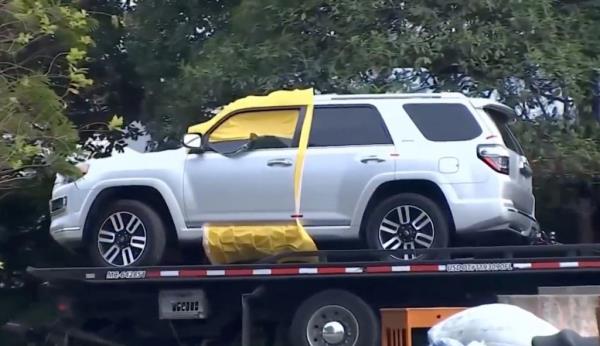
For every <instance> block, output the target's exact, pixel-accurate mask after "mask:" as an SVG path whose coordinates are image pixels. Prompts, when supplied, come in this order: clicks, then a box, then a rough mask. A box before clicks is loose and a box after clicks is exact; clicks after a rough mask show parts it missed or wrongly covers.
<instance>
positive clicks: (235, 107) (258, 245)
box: [188, 89, 317, 264]
mask: <svg viewBox="0 0 600 346" xmlns="http://www.w3.org/2000/svg"><path fill="white" fill-rule="evenodd" d="M269 107H306V113H305V116H304V122H303V123H302V128H301V133H300V141H299V146H298V152H297V155H296V161H295V167H294V204H295V207H294V212H295V215H296V216H297V217H296V219H295V221H292V222H291V223H290V224H285V225H273V224H264V225H255V224H254V225H244V224H218V223H215V224H210V225H205V227H204V236H203V246H204V250H205V253H206V255H207V257H208V259H209V260H210V261H211V263H213V264H228V263H241V262H248V261H255V260H259V259H261V258H264V257H267V256H271V255H275V254H278V253H281V252H287V251H290V252H298V251H315V250H316V249H317V247H316V245H315V242H314V241H313V239H312V238H311V237H310V235H309V234H308V233H307V232H306V230H305V229H304V227H303V225H302V222H301V220H300V218H299V215H300V210H301V206H300V201H301V193H302V175H303V171H304V159H305V153H306V148H307V146H308V138H309V135H310V128H311V123H312V117H313V109H314V97H313V89H306V90H293V91H276V92H273V93H271V94H269V95H267V96H248V97H245V98H243V99H240V100H237V101H235V102H232V103H230V104H229V105H227V106H226V107H225V108H224V109H223V110H222V111H221V112H220V113H219V114H217V115H216V116H215V117H213V118H212V119H211V120H209V121H208V122H206V123H202V124H199V125H194V126H192V127H190V128H189V129H188V132H190V133H202V134H205V133H206V132H207V131H210V130H212V128H213V126H215V125H216V124H217V123H220V122H221V121H222V119H224V118H225V117H227V116H229V115H230V114H233V113H237V112H241V111H244V110H248V111H249V114H248V116H247V117H244V118H242V120H241V121H237V120H235V117H236V116H235V115H234V116H232V117H231V120H232V121H234V123H233V124H232V125H231V126H229V125H227V126H226V127H225V128H224V129H223V132H222V133H218V132H219V131H221V127H222V126H223V125H224V124H225V122H227V121H228V120H225V122H224V123H222V124H221V126H220V127H219V128H218V129H217V130H215V131H214V132H213V133H212V134H211V135H210V137H211V138H212V139H211V140H214V136H215V132H217V138H220V139H221V140H222V141H224V140H235V139H246V138H248V137H247V136H248V134H249V133H248V131H251V133H256V134H257V135H260V134H261V133H260V131H268V132H269V133H268V134H270V135H274V134H278V135H279V136H281V137H284V138H291V137H292V136H293V132H294V131H295V128H296V126H295V124H296V121H297V115H298V114H297V112H289V111H287V112H282V111H279V113H276V112H274V113H273V116H274V117H277V121H276V122H273V121H265V122H264V123H261V121H259V120H258V119H259V118H260V117H257V118H256V119H252V117H251V116H250V115H251V113H252V112H257V111H258V110H260V109H261V108H269ZM259 113H265V112H264V111H262V112H259ZM277 114H278V115H277ZM267 118H269V117H267ZM271 120H274V119H271ZM274 123H275V124H278V125H274ZM292 124H293V125H294V126H291V125H292ZM290 129H292V130H291V132H290V131H289V130H290ZM257 132H258V133H257ZM265 133H266V132H265ZM240 136H242V137H241V138H239V137H240ZM297 260H304V261H307V260H308V261H315V260H316V259H315V258H302V257H299V258H298V259H297Z"/></svg>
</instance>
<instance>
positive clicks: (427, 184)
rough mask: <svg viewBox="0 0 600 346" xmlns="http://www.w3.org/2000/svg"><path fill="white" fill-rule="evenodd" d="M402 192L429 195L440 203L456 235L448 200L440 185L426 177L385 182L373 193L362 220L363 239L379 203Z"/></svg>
mask: <svg viewBox="0 0 600 346" xmlns="http://www.w3.org/2000/svg"><path fill="white" fill-rule="evenodd" d="M400 193H416V194H419V195H422V196H425V197H428V198H430V199H432V200H433V201H434V202H436V203H438V204H439V205H440V207H441V208H442V210H443V211H444V215H445V216H446V218H447V219H448V224H449V226H450V234H451V235H452V236H454V234H455V232H456V229H455V223H454V217H453V216H452V211H451V210H450V205H449V204H448V200H447V199H446V196H445V195H444V192H443V191H442V189H441V188H440V187H439V185H438V184H436V183H434V182H433V181H431V180H426V179H406V180H392V181H387V182H384V183H382V184H380V185H379V186H378V187H377V189H375V191H374V192H373V193H372V194H371V197H370V198H369V202H368V203H367V206H366V207H365V210H364V212H363V214H362V217H361V221H360V228H359V235H360V239H361V240H365V234H366V227H367V222H368V217H369V215H370V214H371V212H372V211H373V209H374V208H375V207H376V206H377V204H378V203H379V202H381V201H383V200H385V199H386V198H388V197H391V196H394V195H397V194H400Z"/></svg>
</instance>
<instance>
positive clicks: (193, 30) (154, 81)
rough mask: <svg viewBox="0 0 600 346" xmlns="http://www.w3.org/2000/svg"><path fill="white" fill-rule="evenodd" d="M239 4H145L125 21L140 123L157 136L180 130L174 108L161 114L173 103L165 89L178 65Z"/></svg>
mask: <svg viewBox="0 0 600 346" xmlns="http://www.w3.org/2000/svg"><path fill="white" fill-rule="evenodd" d="M239 2H240V0H204V1H186V0H167V1H164V0H146V1H141V2H138V3H137V5H136V7H135V10H133V11H131V12H128V13H127V15H126V16H125V21H124V22H125V28H126V29H127V37H126V38H125V47H126V49H127V52H128V54H129V56H130V59H131V61H133V62H134V64H135V70H136V72H137V73H138V74H139V75H140V77H141V84H142V85H143V87H144V92H145V95H144V96H145V99H144V102H143V115H142V116H141V117H140V118H141V119H142V120H144V121H145V122H147V125H148V126H149V127H150V128H151V129H152V130H154V132H155V134H156V135H157V137H159V138H160V137H161V135H164V134H174V133H175V132H176V130H177V129H180V128H181V124H180V123H181V120H182V119H180V118H179V116H180V114H178V113H177V111H179V109H178V110H176V111H174V112H164V109H165V108H167V107H169V106H170V105H172V104H173V103H174V102H173V101H174V100H172V99H170V97H171V96H170V95H169V94H167V93H165V89H166V88H167V86H168V85H175V84H176V83H177V81H178V77H179V75H180V74H181V65H182V64H184V63H186V62H188V61H190V60H195V59H196V54H197V53H198V52H199V51H201V50H202V47H203V45H204V43H205V42H206V41H207V40H209V39H211V38H212V37H213V35H214V34H215V33H217V32H219V31H220V30H221V29H224V28H225V27H226V26H227V25H228V23H229V17H230V10H231V8H232V7H234V6H235V5H237V4H238V3H239ZM194 98H197V96H194ZM201 102H202V101H201Z"/></svg>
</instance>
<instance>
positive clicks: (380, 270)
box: [366, 266, 392, 273]
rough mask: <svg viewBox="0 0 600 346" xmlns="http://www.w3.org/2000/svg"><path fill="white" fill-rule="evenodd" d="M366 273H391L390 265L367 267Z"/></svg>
mask: <svg viewBox="0 0 600 346" xmlns="http://www.w3.org/2000/svg"><path fill="white" fill-rule="evenodd" d="M366 272H367V273H391V272H392V267H391V266H378V267H367V270H366Z"/></svg>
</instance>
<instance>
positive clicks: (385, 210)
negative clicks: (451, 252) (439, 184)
mask: <svg viewBox="0 0 600 346" xmlns="http://www.w3.org/2000/svg"><path fill="white" fill-rule="evenodd" d="M366 241H367V245H368V246H369V248H371V249H384V250H413V249H431V248H445V247H447V246H448V243H449V227H448V220H447V218H446V217H445V216H444V212H443V211H442V209H441V208H440V207H439V206H438V204H437V203H435V202H434V201H432V200H431V199H429V198H427V197H425V196H422V195H419V194H415V193H401V194H398V195H395V196H392V197H389V198H387V199H385V200H383V201H382V202H380V203H379V204H378V205H377V206H376V207H375V209H373V211H372V212H371V215H370V216H369V219H368V222H367V228H366ZM390 257H391V258H390V259H403V260H409V259H415V257H414V255H408V254H405V255H403V256H397V255H391V256H390ZM430 257H431V256H424V255H421V256H418V257H417V258H419V259H424V258H430Z"/></svg>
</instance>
